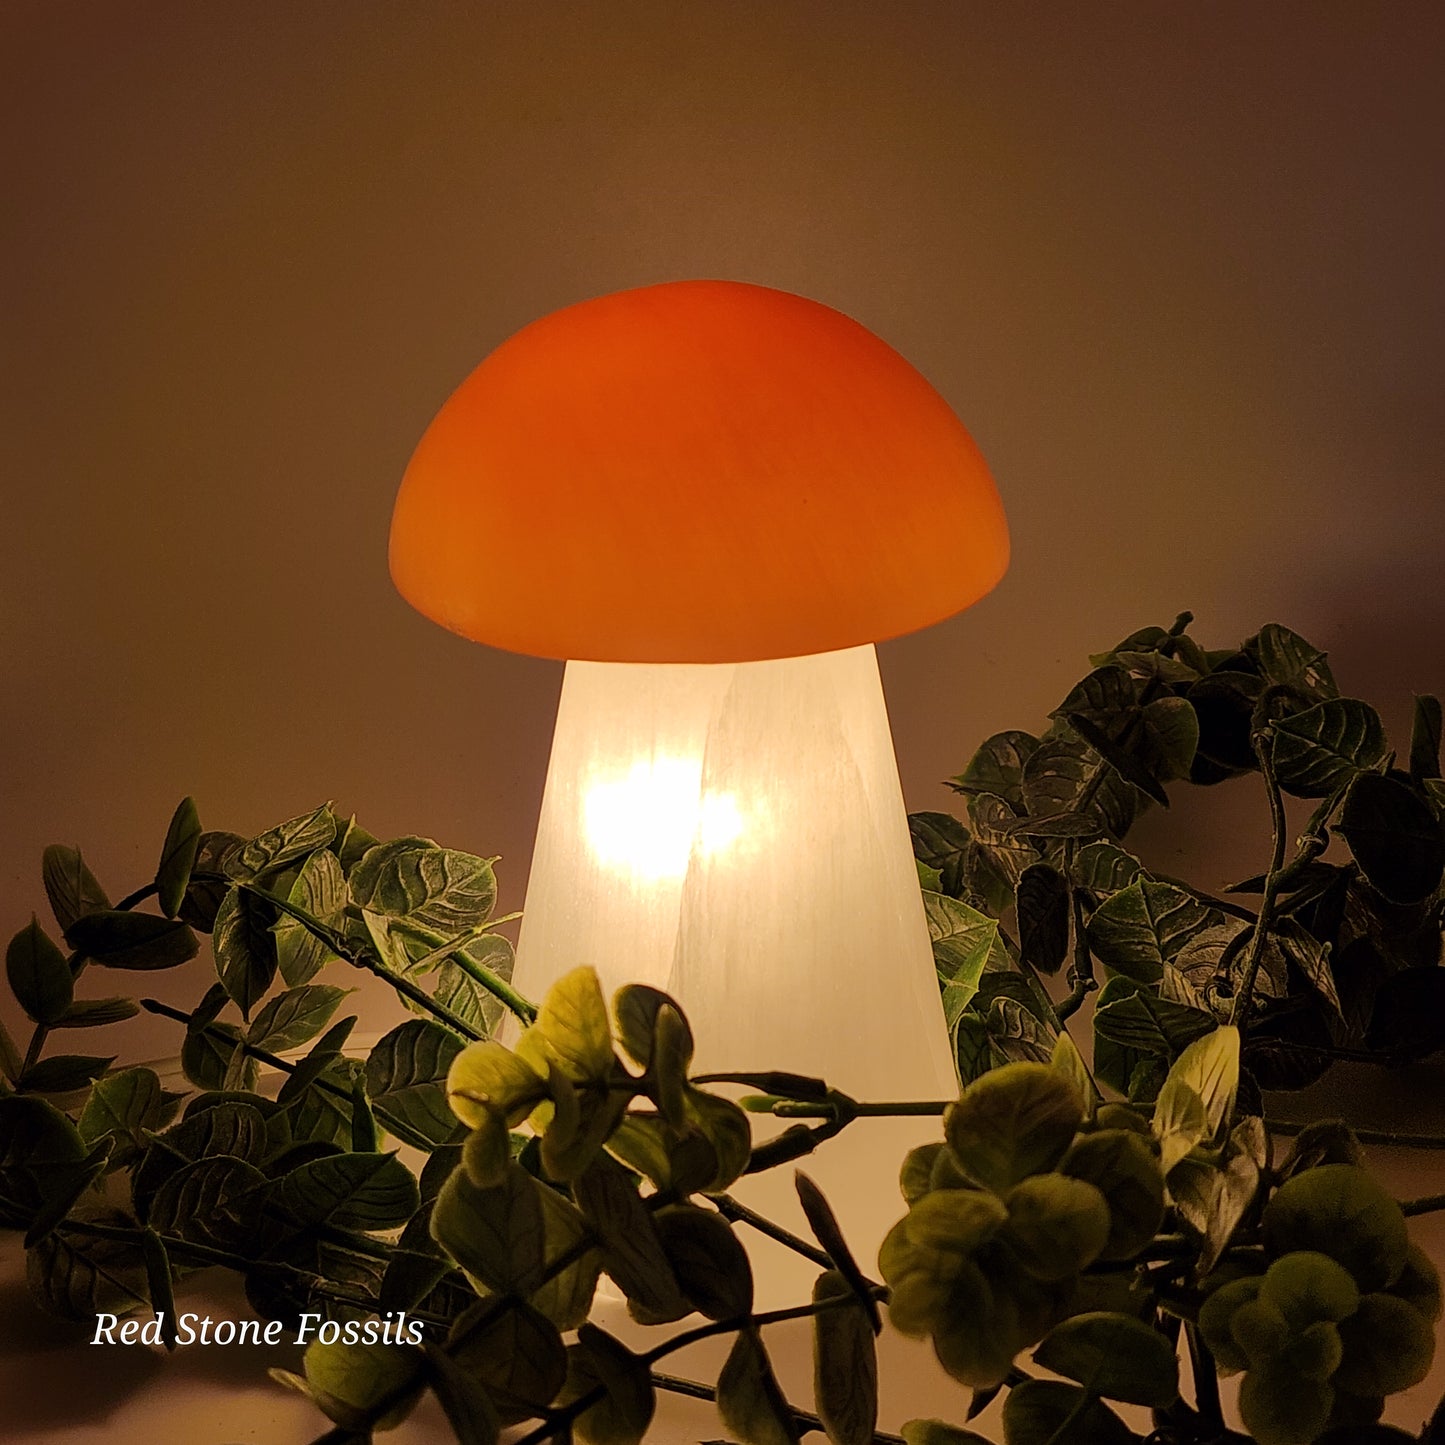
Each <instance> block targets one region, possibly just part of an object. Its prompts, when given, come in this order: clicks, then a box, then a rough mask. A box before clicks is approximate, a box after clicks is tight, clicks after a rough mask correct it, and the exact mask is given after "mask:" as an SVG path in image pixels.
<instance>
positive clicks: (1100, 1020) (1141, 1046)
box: [1094, 977, 1219, 1083]
mask: <svg viewBox="0 0 1445 1445" xmlns="http://www.w3.org/2000/svg"><path fill="white" fill-rule="evenodd" d="M1116 984H1118V985H1121V987H1118V988H1116V987H1115V985H1116ZM1218 1027H1219V1021H1218V1020H1217V1019H1216V1018H1215V1017H1214V1015H1213V1014H1211V1013H1205V1012H1204V1010H1203V1009H1197V1008H1191V1007H1189V1006H1188V1005H1185V1004H1178V1003H1174V1002H1173V1001H1171V1000H1170V999H1167V998H1160V997H1159V996H1158V995H1157V994H1153V993H1151V992H1150V991H1149V990H1148V989H1146V988H1144V987H1142V986H1141V985H1139V984H1137V983H1135V982H1134V981H1133V980H1132V979H1128V978H1122V977H1121V978H1118V979H1110V981H1109V983H1107V984H1106V985H1105V986H1104V988H1103V989H1102V990H1101V991H1100V994H1099V1002H1098V1005H1097V1007H1096V1009H1095V1012H1094V1034H1095V1039H1096V1044H1095V1062H1096V1064H1097V1063H1098V1059H1099V1055H1098V1041H1099V1040H1108V1041H1109V1042H1110V1043H1113V1044H1117V1045H1118V1046H1119V1047H1120V1048H1123V1049H1127V1050H1132V1051H1133V1052H1135V1053H1143V1054H1156V1055H1158V1056H1160V1057H1161V1058H1163V1059H1165V1060H1169V1059H1172V1058H1173V1057H1174V1056H1175V1055H1176V1054H1179V1053H1182V1052H1183V1051H1184V1049H1185V1048H1187V1047H1188V1046H1189V1045H1190V1044H1191V1043H1193V1042H1194V1040H1195V1039H1197V1038H1201V1037H1202V1036H1203V1035H1205V1034H1207V1033H1212V1032H1213V1031H1214V1030H1215V1029H1216V1028H1218ZM1160 1082H1161V1083H1162V1082H1163V1080H1162V1077H1161V1080H1160Z"/></svg>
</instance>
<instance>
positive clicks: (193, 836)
mask: <svg viewBox="0 0 1445 1445" xmlns="http://www.w3.org/2000/svg"><path fill="white" fill-rule="evenodd" d="M200 844H201V819H200V815H199V814H198V813H197V812H196V800H195V799H194V798H183V799H182V800H181V803H180V806H179V807H178V808H177V809H176V811H175V813H174V814H173V815H172V817H171V823H170V827H169V828H168V829H167V830H166V841H165V845H164V846H163V847H162V848H161V861H160V866H159V867H157V869H156V898H157V901H158V902H159V903H160V905H161V912H162V913H164V914H165V916H166V917H167V918H174V917H175V916H176V914H177V913H178V912H180V907H181V901H182V900H183V899H184V898H185V896H186V888H187V887H188V886H189V884H190V881H191V869H192V868H193V867H194V866H195V862H196V853H197V850H198V849H199V848H200Z"/></svg>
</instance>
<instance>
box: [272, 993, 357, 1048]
mask: <svg viewBox="0 0 1445 1445" xmlns="http://www.w3.org/2000/svg"><path fill="white" fill-rule="evenodd" d="M349 992H351V990H350V989H345V988H332V987H331V986H330V985H329V984H319V983H311V984H303V985H302V986H301V987H300V988H292V989H288V990H287V991H286V992H285V993H283V994H278V995H277V996H276V997H275V998H273V999H272V1000H271V1001H270V1002H269V1003H268V1004H266V1005H265V1006H264V1007H263V1008H262V1009H261V1010H260V1012H259V1013H258V1014H257V1015H256V1017H255V1018H254V1019H253V1020H252V1022H251V1027H250V1028H249V1029H247V1030H246V1042H247V1043H249V1044H252V1045H254V1046H255V1047H257V1048H262V1049H269V1050H270V1051H271V1052H272V1053H282V1052H284V1051H285V1050H287V1049H295V1048H300V1046H301V1045H302V1044H304V1043H306V1042H307V1041H308V1040H309V1039H313V1038H315V1037H316V1035H317V1034H319V1033H320V1032H321V1030H322V1029H324V1028H325V1027H326V1025H327V1024H328V1023H330V1022H331V1016H332V1014H334V1013H335V1012H336V1009H337V1006H338V1005H339V1004H340V1003H341V1000H342V999H344V998H345V997H346V995H347V994H348V993H349Z"/></svg>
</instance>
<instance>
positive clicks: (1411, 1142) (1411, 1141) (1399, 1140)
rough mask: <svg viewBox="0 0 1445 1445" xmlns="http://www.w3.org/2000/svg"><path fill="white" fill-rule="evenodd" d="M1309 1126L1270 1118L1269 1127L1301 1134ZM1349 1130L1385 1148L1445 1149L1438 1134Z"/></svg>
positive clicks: (1442, 1140)
mask: <svg viewBox="0 0 1445 1445" xmlns="http://www.w3.org/2000/svg"><path fill="white" fill-rule="evenodd" d="M1309 1127H1310V1125H1309V1123H1306V1122H1302V1121H1300V1120H1298V1119H1271V1120H1270V1121H1269V1128H1270V1129H1271V1131H1272V1132H1274V1133H1276V1134H1286V1135H1293V1134H1301V1133H1303V1132H1304V1131H1305V1130H1306V1129H1308V1128H1309ZM1350 1129H1351V1132H1352V1133H1353V1134H1354V1136H1355V1138H1356V1139H1358V1140H1359V1141H1360V1143H1361V1144H1378V1145H1379V1146H1381V1147H1382V1148H1387V1149H1445V1136H1442V1135H1439V1134H1396V1133H1392V1132H1391V1131H1390V1130H1387V1129H1356V1128H1355V1127H1354V1126H1353V1125H1351V1126H1350Z"/></svg>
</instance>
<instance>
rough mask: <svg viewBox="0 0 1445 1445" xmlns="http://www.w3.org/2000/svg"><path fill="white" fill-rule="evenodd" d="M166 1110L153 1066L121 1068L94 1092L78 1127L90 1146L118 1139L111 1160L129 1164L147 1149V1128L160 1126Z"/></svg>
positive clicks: (103, 1080) (102, 1082) (104, 1079)
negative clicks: (149, 1067) (104, 1140)
mask: <svg viewBox="0 0 1445 1445" xmlns="http://www.w3.org/2000/svg"><path fill="white" fill-rule="evenodd" d="M165 1110H166V1100H165V1095H164V1093H163V1091H162V1089H161V1081H160V1078H159V1076H158V1075H157V1074H156V1072H155V1071H154V1070H153V1069H144V1068H134V1069H120V1070H118V1071H117V1072H116V1073H114V1074H107V1075H106V1077H105V1078H103V1079H101V1080H100V1081H99V1082H98V1083H97V1084H96V1086H95V1087H94V1088H93V1089H92V1090H91V1091H90V1097H89V1098H88V1099H87V1100H86V1101H85V1107H84V1108H83V1109H82V1110H81V1113H80V1119H79V1122H78V1124H77V1126H76V1127H77V1128H78V1129H79V1130H80V1137H81V1138H82V1139H83V1140H84V1141H85V1143H86V1144H87V1145H95V1144H98V1143H100V1142H101V1141H102V1140H103V1139H114V1140H115V1141H116V1142H115V1147H114V1148H113V1149H112V1150H111V1163H112V1165H117V1164H126V1163H129V1162H131V1161H132V1160H134V1159H136V1158H137V1157H138V1156H139V1155H140V1154H141V1153H143V1152H144V1150H145V1148H146V1147H147V1144H148V1142H149V1141H148V1136H147V1131H149V1130H153V1129H156V1128H159V1127H160V1123H161V1120H162V1118H163V1116H164V1113H165Z"/></svg>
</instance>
